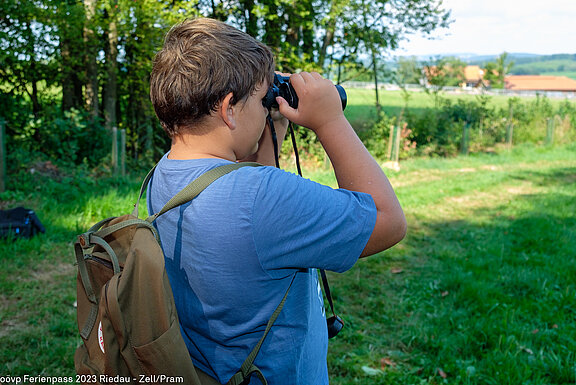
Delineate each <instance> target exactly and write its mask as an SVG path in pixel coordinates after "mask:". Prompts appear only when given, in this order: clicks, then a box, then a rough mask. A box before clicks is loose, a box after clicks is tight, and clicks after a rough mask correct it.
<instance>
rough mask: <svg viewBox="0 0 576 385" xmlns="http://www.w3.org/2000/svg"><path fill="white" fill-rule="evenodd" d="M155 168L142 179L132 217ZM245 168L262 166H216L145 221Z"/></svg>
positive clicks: (234, 164)
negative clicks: (218, 180) (223, 177)
mask: <svg viewBox="0 0 576 385" xmlns="http://www.w3.org/2000/svg"><path fill="white" fill-rule="evenodd" d="M156 166H157V165H156ZM156 166H154V167H152V169H151V170H150V172H148V174H147V175H146V177H145V178H144V182H143V183H142V186H141V187H140V194H139V196H138V200H137V201H136V204H135V205H134V211H133V213H132V215H134V216H135V217H138V204H139V202H140V199H142V196H143V195H144V192H145V191H146V189H147V188H148V183H150V180H151V179H152V174H153V173H154V170H155V169H156ZM247 166H248V167H259V166H262V165H261V164H260V163H256V162H241V163H230V164H225V165H223V166H218V167H216V168H213V169H211V170H208V171H206V172H205V173H204V174H202V175H200V176H199V177H198V178H196V179H194V180H193V181H192V182H190V183H189V184H188V185H187V186H186V187H184V188H183V189H182V190H180V192H179V193H178V194H176V195H174V196H173V197H172V199H170V200H169V201H168V202H167V203H166V204H165V205H164V207H162V209H161V210H160V211H159V212H157V213H156V214H154V215H150V216H149V217H148V218H146V221H147V222H149V223H152V222H154V221H155V220H156V218H158V217H159V216H160V215H162V214H164V213H165V212H167V211H169V210H172V209H173V208H175V207H178V206H180V205H183V204H184V203H187V202H189V201H191V200H192V199H194V198H196V197H197V196H198V194H200V193H201V192H202V191H204V189H206V187H208V186H209V185H210V184H212V182H214V181H215V180H217V179H218V178H220V177H222V176H224V175H226V174H228V173H230V172H232V171H234V170H237V169H239V168H242V167H247Z"/></svg>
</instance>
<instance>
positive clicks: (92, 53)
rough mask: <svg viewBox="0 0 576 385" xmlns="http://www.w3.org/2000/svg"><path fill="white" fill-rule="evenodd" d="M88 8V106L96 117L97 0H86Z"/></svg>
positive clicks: (98, 106) (86, 31) (85, 30)
mask: <svg viewBox="0 0 576 385" xmlns="http://www.w3.org/2000/svg"><path fill="white" fill-rule="evenodd" d="M84 8H85V10H86V23H85V24H84V42H85V44H86V59H85V60H86V83H85V89H86V107H87V109H88V111H89V112H90V114H91V115H92V117H93V118H94V119H95V118H97V117H98V115H99V114H100V105H99V100H98V63H97V62H96V56H97V55H98V44H97V41H96V36H95V34H94V28H93V25H94V15H95V13H96V0H84Z"/></svg>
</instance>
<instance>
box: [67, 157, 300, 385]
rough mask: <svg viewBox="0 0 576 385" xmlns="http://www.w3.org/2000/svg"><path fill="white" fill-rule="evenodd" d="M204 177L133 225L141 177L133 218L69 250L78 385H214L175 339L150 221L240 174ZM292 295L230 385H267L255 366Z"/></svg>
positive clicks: (100, 227) (101, 227)
mask: <svg viewBox="0 0 576 385" xmlns="http://www.w3.org/2000/svg"><path fill="white" fill-rule="evenodd" d="M244 166H253V167H254V166H259V164H257V163H234V164H227V165H224V166H220V167H217V168H215V169H212V170H209V171H208V172H206V173H204V174H203V175H201V176H200V177H199V178H197V179H196V180H194V181H193V182H191V183H190V184H189V185H188V186H186V187H185V188H184V189H183V190H182V191H180V192H179V193H178V194H176V195H175V196H174V197H173V198H172V199H171V200H170V201H169V202H168V203H166V205H165V206H164V207H163V208H162V210H160V212H158V213H157V214H155V215H152V216H150V217H148V218H147V219H145V220H143V219H139V218H138V203H139V201H140V199H141V197H142V195H143V193H144V191H145V190H146V188H147V186H148V182H149V180H150V178H151V175H152V173H153V171H154V169H152V170H151V171H150V173H149V174H148V175H147V176H146V178H145V180H144V183H143V184H142V188H141V189H140V196H139V197H138V201H137V202H136V204H135V205H134V211H133V213H132V214H129V215H124V216H121V217H114V218H108V219H104V220H103V221H101V222H98V223H97V224H95V225H94V226H92V227H91V228H90V229H89V230H88V231H87V232H85V233H84V234H81V235H79V236H78V238H77V240H76V242H75V243H74V250H75V254H76V262H77V264H78V274H77V313H78V314H77V322H78V329H79V331H80V336H81V337H82V341H83V344H81V345H80V346H79V347H78V348H77V350H76V353H75V355H74V363H75V368H76V372H77V378H76V380H77V382H80V383H90V384H94V383H102V384H106V383H142V382H148V383H165V382H180V383H185V384H191V385H204V384H218V382H217V381H216V380H215V379H213V378H212V377H210V376H208V375H207V374H205V373H203V372H202V371H200V370H199V369H197V368H195V367H194V365H193V363H192V360H191V358H190V354H189V352H188V349H187V347H186V344H185V342H184V340H183V338H182V335H181V334H180V323H179V321H178V314H177V312H176V306H175V303H174V297H173V294H172V289H171V287H170V282H169V280H168V276H167V274H166V269H165V266H164V255H163V253H162V249H161V247H160V243H159V238H158V233H157V231H156V228H155V227H154V226H153V225H152V223H153V222H154V220H155V219H156V218H157V217H158V216H160V215H162V214H163V213H165V212H166V211H168V210H171V209H172V208H175V207H177V206H179V205H181V204H184V203H186V202H188V201H190V200H192V199H194V198H195V197H196V196H197V195H198V194H200V193H201V192H202V191H203V190H204V189H205V188H206V187H207V186H209V185H210V184H211V183H212V182H214V181H215V180H216V179H218V178H220V177H221V176H223V175H226V174H228V173H229V172H232V171H234V170H236V169H238V168H240V167H244ZM289 290H290V288H288V291H287V292H286V294H285V295H284V298H283V300H282V301H281V303H280V305H278V307H277V308H276V310H275V311H274V313H273V315H272V317H271V318H270V320H269V321H268V325H267V327H266V330H265V331H264V334H263V336H262V338H261V339H260V341H259V342H258V344H257V345H256V346H255V347H254V349H253V350H252V352H251V353H250V355H249V356H248V358H246V360H245V361H244V363H243V364H242V367H241V368H240V370H238V372H237V373H236V374H235V375H234V376H233V377H232V378H231V379H230V381H228V384H230V385H237V384H241V383H248V382H249V378H250V377H251V376H252V374H254V375H256V376H257V377H258V378H259V379H260V381H261V382H262V383H263V384H267V382H266V379H265V378H264V376H263V375H262V373H261V371H260V370H259V369H258V368H257V367H256V366H255V365H254V364H253V363H254V360H255V359H256V356H257V355H258V351H259V349H260V346H261V345H262V343H263V341H264V339H265V338H266V335H267V334H268V332H269V330H270V328H271V327H272V324H273V323H274V321H275V320H276V317H277V316H278V314H279V313H280V311H281V310H282V306H283V305H284V302H285V300H286V297H287V295H288V292H289Z"/></svg>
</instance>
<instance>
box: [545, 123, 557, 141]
mask: <svg viewBox="0 0 576 385" xmlns="http://www.w3.org/2000/svg"><path fill="white" fill-rule="evenodd" d="M555 128H556V119H555V118H546V145H548V146H551V145H553V144H554V129H555Z"/></svg>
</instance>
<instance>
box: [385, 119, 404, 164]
mask: <svg viewBox="0 0 576 385" xmlns="http://www.w3.org/2000/svg"><path fill="white" fill-rule="evenodd" d="M401 124H402V122H398V124H395V125H393V126H392V128H391V130H390V138H389V142H388V160H391V161H392V162H396V163H398V158H399V156H400V125H401Z"/></svg>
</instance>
